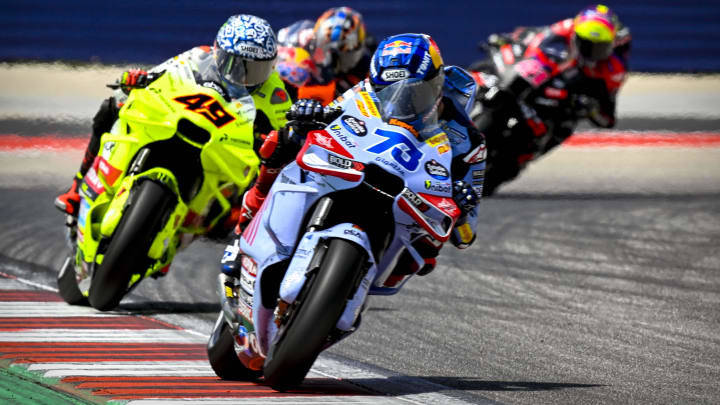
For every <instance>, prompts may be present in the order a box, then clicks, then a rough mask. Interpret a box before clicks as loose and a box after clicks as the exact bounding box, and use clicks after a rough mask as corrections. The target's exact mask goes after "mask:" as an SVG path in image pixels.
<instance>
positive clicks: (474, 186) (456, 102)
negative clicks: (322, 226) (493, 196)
mask: <svg viewBox="0 0 720 405" xmlns="http://www.w3.org/2000/svg"><path fill="white" fill-rule="evenodd" d="M445 75H446V81H445V86H444V88H443V99H442V103H441V104H440V105H442V107H441V108H442V111H441V113H440V117H439V125H440V130H439V131H438V132H437V133H436V136H435V137H433V139H442V138H444V137H445V136H446V137H447V141H448V142H447V144H449V145H450V149H451V152H452V156H453V159H452V167H451V170H450V174H451V178H450V179H448V178H447V177H448V176H447V171H446V169H445V168H443V167H442V166H440V165H438V167H434V168H428V169H427V170H437V171H438V172H437V173H434V174H435V175H436V176H437V177H438V178H443V177H444V178H445V179H446V180H450V183H451V184H452V187H453V198H454V200H455V202H456V203H457V204H458V206H459V208H460V210H461V212H462V215H461V217H460V218H459V219H458V220H457V222H456V224H455V227H454V228H453V230H452V233H451V235H450V242H451V243H452V244H453V245H454V246H456V247H457V248H459V249H464V248H467V247H468V246H470V244H472V242H473V241H474V240H475V236H476V230H477V210H478V207H477V205H478V203H479V198H480V196H481V195H482V187H483V178H484V169H485V157H486V149H485V142H484V138H483V135H482V134H481V133H480V132H479V131H477V129H476V128H475V127H474V125H473V124H472V121H471V120H470V118H469V111H470V109H472V106H473V104H474V102H475V101H474V95H475V88H476V84H475V81H474V80H473V78H472V77H471V76H470V74H469V73H467V72H466V71H465V70H463V69H461V68H459V67H455V66H450V67H446V68H445ZM360 91H372V89H371V85H370V83H369V81H368V80H364V81H362V82H360V83H358V84H357V85H356V86H354V87H353V88H352V89H350V90H348V91H347V92H346V93H344V94H343V95H342V96H341V97H340V98H339V99H337V100H335V101H334V102H332V103H331V104H330V105H328V106H326V107H322V105H321V104H320V103H319V102H317V101H316V100H306V99H301V100H298V101H297V102H296V103H295V104H293V106H292V107H291V109H290V112H289V113H288V118H289V119H290V121H289V122H288V125H287V127H286V128H284V129H281V130H280V131H277V132H273V133H272V135H270V136H268V138H267V139H266V141H265V143H264V144H263V146H262V147H261V149H260V156H261V158H262V165H261V167H260V175H259V176H258V181H257V182H256V183H255V184H254V185H253V187H252V188H251V189H250V190H248V192H247V193H246V194H245V196H244V199H243V211H242V215H241V218H240V221H239V222H238V226H237V227H236V229H235V238H234V241H233V242H232V243H230V244H229V245H228V246H227V248H226V255H225V256H224V258H223V261H222V265H221V269H222V271H223V273H224V274H226V275H228V276H233V277H237V276H238V272H239V269H240V264H239V263H238V262H237V260H236V259H237V257H238V256H237V254H236V253H237V252H236V251H237V249H238V246H239V239H240V235H241V234H242V232H243V230H244V228H245V226H246V225H247V224H248V223H249V222H250V220H251V219H252V217H253V216H254V215H255V213H257V211H258V210H259V208H260V206H261V204H262V203H263V202H264V200H265V197H266V196H267V194H268V193H269V191H270V187H271V186H272V183H273V182H274V180H275V178H276V177H277V176H278V174H279V173H280V170H281V169H282V167H284V166H285V165H286V164H287V163H289V162H290V161H292V160H293V159H294V158H295V156H296V155H297V153H298V151H299V150H300V147H301V146H302V141H303V140H304V137H305V135H306V134H307V132H308V131H309V130H312V129H318V126H317V123H318V122H324V123H329V122H331V121H333V120H334V119H335V118H337V117H338V116H340V115H341V114H342V108H341V105H342V104H341V101H342V100H343V99H348V98H351V97H353V94H354V93H355V92H360ZM288 127H289V128H288ZM413 131H414V130H412V129H411V132H413ZM416 132H417V131H415V132H414V133H416ZM437 135H439V136H437ZM416 136H417V135H416ZM437 142H439V143H443V142H441V141H437ZM426 187H433V185H432V184H427V185H426ZM412 244H413V246H414V247H415V249H416V250H417V251H418V253H420V255H421V256H422V257H423V259H424V260H425V264H424V265H423V266H422V267H421V268H418V266H417V264H416V262H415V260H414V259H413V258H412V257H411V256H410V254H409V253H408V252H406V253H405V254H403V255H401V256H400V258H399V259H398V262H397V264H396V266H395V269H394V271H393V273H392V275H391V276H390V277H389V278H388V279H387V280H386V285H387V286H393V285H395V283H397V282H399V281H400V280H402V278H403V277H404V276H405V275H408V274H418V275H425V274H428V273H430V272H431V271H432V270H433V269H434V267H435V265H436V261H435V258H436V257H437V255H438V254H439V252H440V249H441V248H442V243H440V242H438V241H436V240H434V239H432V238H431V237H429V236H423V237H418V238H417V239H415V240H413V242H412Z"/></svg>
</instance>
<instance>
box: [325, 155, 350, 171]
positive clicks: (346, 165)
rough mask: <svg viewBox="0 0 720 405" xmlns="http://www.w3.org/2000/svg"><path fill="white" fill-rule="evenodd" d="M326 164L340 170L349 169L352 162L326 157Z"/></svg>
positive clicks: (332, 156)
mask: <svg viewBox="0 0 720 405" xmlns="http://www.w3.org/2000/svg"><path fill="white" fill-rule="evenodd" d="M328 163H330V164H331V165H333V166H335V167H339V168H341V169H349V168H351V167H352V165H353V161H352V160H350V159H345V158H341V157H339V156H335V155H328Z"/></svg>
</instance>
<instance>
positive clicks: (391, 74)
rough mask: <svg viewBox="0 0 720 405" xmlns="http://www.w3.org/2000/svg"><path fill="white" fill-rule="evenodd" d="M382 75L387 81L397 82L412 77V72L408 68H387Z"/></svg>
mask: <svg viewBox="0 0 720 405" xmlns="http://www.w3.org/2000/svg"><path fill="white" fill-rule="evenodd" d="M428 59H429V58H428ZM380 77H381V78H382V79H383V80H384V81H386V82H396V81H399V80H403V79H407V78H408V77H410V72H409V71H408V70H407V69H385V70H384V71H383V72H382V74H381V75H380Z"/></svg>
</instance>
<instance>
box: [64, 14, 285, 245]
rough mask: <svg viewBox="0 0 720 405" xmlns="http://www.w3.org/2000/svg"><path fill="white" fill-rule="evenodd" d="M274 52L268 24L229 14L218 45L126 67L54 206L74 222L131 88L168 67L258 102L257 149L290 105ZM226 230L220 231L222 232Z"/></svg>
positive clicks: (233, 213) (232, 218)
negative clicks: (104, 139)
mask: <svg viewBox="0 0 720 405" xmlns="http://www.w3.org/2000/svg"><path fill="white" fill-rule="evenodd" d="M276 56H277V45H276V38H275V33H274V32H273V29H272V27H270V24H269V23H268V22H267V21H265V20H264V19H262V18H259V17H256V16H253V15H247V14H239V15H234V16H231V17H230V18H229V19H228V20H227V21H226V22H225V23H224V24H223V25H222V26H221V27H220V30H219V31H218V33H217V36H216V38H215V44H214V46H212V47H210V46H197V47H194V48H192V49H190V50H188V51H185V52H183V53H181V54H179V55H177V56H175V57H172V58H170V59H168V60H167V61H165V62H164V63H162V64H160V65H158V66H156V67H154V68H152V69H150V70H148V71H146V70H143V69H132V70H128V71H125V72H124V73H123V74H122V76H121V78H120V80H119V81H118V84H119V85H120V86H119V87H120V88H119V89H118V90H117V91H116V94H115V95H114V96H113V97H110V98H108V99H107V100H105V101H104V102H103V103H102V105H101V106H100V109H99V111H98V112H97V114H96V115H95V117H94V119H93V125H92V133H91V136H90V142H89V144H88V146H87V149H86V151H85V157H84V159H83V161H82V164H81V165H80V169H79V170H78V173H77V174H76V176H75V178H74V179H73V183H72V185H71V187H70V190H69V191H67V192H66V193H63V194H61V195H59V196H58V197H57V198H56V199H55V205H56V206H57V207H58V208H59V209H60V210H61V211H63V212H65V213H66V214H68V215H69V219H70V220H69V224H71V223H72V222H73V221H72V218H73V217H77V213H78V204H79V202H80V196H79V194H78V189H79V187H80V185H81V182H82V180H83V178H84V176H85V174H86V173H87V171H88V170H89V169H90V167H91V166H92V165H93V163H94V162H95V158H96V157H97V154H98V151H99V148H100V137H101V136H102V135H103V134H104V133H105V132H108V131H110V128H111V127H112V125H113V123H114V122H115V121H116V120H117V118H118V112H119V111H120V107H122V105H123V103H124V102H125V100H126V99H127V95H128V94H129V93H130V90H132V89H133V88H139V87H145V86H147V85H148V84H149V83H151V82H152V81H153V80H154V79H155V78H157V77H159V76H160V75H161V74H162V72H164V71H166V70H172V69H180V70H181V71H182V72H184V73H185V72H186V73H188V74H192V75H193V76H194V78H195V81H196V83H197V84H198V85H200V86H204V87H208V88H211V89H213V90H215V91H217V92H218V93H220V94H221V95H222V96H223V97H224V98H225V99H227V100H229V101H234V100H240V99H243V98H244V99H246V102H244V103H240V104H238V105H252V104H254V105H255V109H256V112H255V121H254V126H255V135H256V137H255V138H256V141H257V142H256V143H255V145H256V146H257V147H258V148H259V147H260V145H261V135H264V134H267V133H269V132H270V131H272V130H277V129H279V128H280V127H282V126H283V125H284V124H285V122H286V121H287V119H286V118H285V113H286V112H287V111H288V109H289V108H290V105H291V101H290V97H289V96H288V94H287V92H286V90H285V86H284V84H283V82H282V80H281V79H280V77H279V75H278V74H277V73H276V72H275V71H274V70H273V68H274V64H275V58H276ZM188 68H189V70H188ZM250 98H252V102H251V103H250V102H249V101H250V100H249V99H250ZM233 105H235V103H233ZM239 211H240V210H239V204H238V207H237V209H235V208H234V209H233V210H232V211H231V216H230V218H228V220H227V221H226V224H232V225H233V226H234V224H235V222H237V216H238V215H239ZM223 231H224V230H220V232H221V233H222V232H223Z"/></svg>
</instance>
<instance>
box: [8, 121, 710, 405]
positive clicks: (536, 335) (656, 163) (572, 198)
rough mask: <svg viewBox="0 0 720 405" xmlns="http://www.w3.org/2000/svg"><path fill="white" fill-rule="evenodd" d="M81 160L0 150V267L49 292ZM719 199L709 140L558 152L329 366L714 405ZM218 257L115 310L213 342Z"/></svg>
mask: <svg viewBox="0 0 720 405" xmlns="http://www.w3.org/2000/svg"><path fill="white" fill-rule="evenodd" d="M20 121H22V120H20ZM20 121H18V122H20ZM4 122H5V125H10V124H7V122H8V121H4ZM693 122H695V124H694V125H696V127H693V128H687V129H694V130H698V129H699V130H706V131H714V132H718V131H717V130H718V128H717V126H716V122H717V121H716V120H713V119H710V120H708V121H705V123H704V124H703V120H699V121H693ZM643 123H644V124H643ZM16 124H17V123H16ZM13 125H15V124H13ZM27 125H28V126H32V125H33V124H27ZM635 125H637V126H636V127H635V128H634V129H648V128H649V129H656V128H655V127H657V122H656V121H654V120H647V121H646V120H643V119H639V120H637V124H635ZM20 126H21V128H27V126H26V127H23V125H22V124H20ZM679 129H683V128H679ZM18 132H22V131H18ZM29 132H32V131H29ZM79 159H80V151H77V150H74V151H70V152H58V153H47V152H38V151H21V152H17V151H14V152H0V207H2V213H3V215H2V216H0V229H2V231H1V232H0V270H2V271H3V272H6V273H9V274H12V275H15V276H20V277H23V278H26V279H30V280H32V281H34V282H37V283H41V284H46V285H54V280H55V276H56V272H57V269H58V268H59V267H60V265H61V263H62V261H63V260H64V257H65V255H66V253H67V248H66V245H65V242H64V238H63V226H62V216H61V215H60V214H59V213H58V212H56V211H55V209H54V208H53V207H52V199H53V198H54V196H55V195H56V194H57V193H58V192H59V191H62V189H63V188H64V187H66V186H67V181H68V179H69V178H70V175H71V173H72V172H73V170H75V168H76V166H77V162H79ZM718 201H720V148H718V147H717V146H716V147H705V148H698V147H689V148H685V147H677V146H674V147H673V146H671V147H667V146H665V147H647V146H644V147H610V148H583V147H576V148H573V147H561V148H559V149H558V150H557V151H555V152H553V153H552V154H550V155H549V156H546V157H545V158H544V159H542V160H541V161H538V162H536V163H534V164H533V165H532V166H531V167H530V168H529V169H528V170H527V171H526V172H525V173H523V175H522V176H521V178H519V179H517V180H516V181H515V182H513V183H512V184H510V185H508V186H507V187H503V188H501V189H500V192H499V193H498V195H497V196H495V197H493V198H489V199H486V200H485V201H483V202H482V208H481V217H480V229H481V233H480V234H479V237H478V240H477V241H476V242H475V244H474V245H473V246H472V247H471V248H470V249H468V250H466V251H456V250H454V248H452V247H451V246H448V247H447V248H446V249H445V250H443V254H442V255H441V257H440V260H439V262H440V264H439V266H438V267H437V269H436V270H435V271H434V272H433V273H431V274H430V275H428V276H425V277H422V278H416V279H414V280H411V282H410V283H409V284H408V285H407V286H406V287H405V289H404V290H403V291H402V292H401V293H400V294H398V295H396V296H392V297H373V298H371V301H370V304H371V306H370V309H369V310H368V312H367V313H366V317H365V318H364V321H363V325H362V327H361V328H360V330H359V331H358V332H357V333H355V334H354V335H353V336H351V337H350V338H349V339H347V340H345V341H343V342H341V343H340V344H338V345H337V346H336V347H334V348H332V349H331V350H330V351H329V353H327V354H325V355H323V356H326V357H328V358H332V359H336V360H340V361H342V362H345V363H347V364H349V365H353V364H358V365H370V366H372V367H378V368H381V369H383V370H389V371H391V372H393V373H395V375H396V376H397V377H391V378H389V379H388V380H385V381H365V383H366V384H369V385H371V386H372V385H373V384H374V385H375V386H377V387H382V388H378V389H379V390H383V389H384V390H390V391H391V388H388V387H392V385H393V378H397V379H406V378H407V377H412V378H419V379H422V380H424V381H428V382H430V383H433V384H434V385H433V387H435V388H434V390H436V391H437V392H439V393H442V394H446V395H450V396H454V397H457V398H459V399H461V400H465V401H467V402H471V403H487V402H490V401H497V402H501V403H507V404H555V403H568V404H570V403H572V404H576V403H652V404H677V403H717V402H718V401H720V384H718V381H720V310H719V309H720V203H719V202H718ZM222 248H223V246H222V245H220V244H217V243H212V242H208V241H199V242H197V243H195V244H194V245H192V246H191V247H190V248H189V249H188V250H186V251H185V252H182V253H181V254H180V255H179V256H178V257H177V259H176V261H175V263H174V264H173V267H172V269H171V271H170V274H169V275H168V276H167V277H165V278H164V279H161V280H157V281H156V280H146V281H144V282H143V283H142V284H141V286H140V287H139V288H138V289H136V290H135V291H134V292H133V293H132V294H131V295H130V296H129V297H127V299H126V300H125V301H123V304H122V309H123V310H128V311H131V312H133V313H140V314H147V315H152V316H153V317H156V318H159V319H161V320H164V321H167V322H171V323H174V324H176V325H180V326H183V327H185V328H188V329H192V330H195V331H199V332H202V333H208V332H209V331H210V329H211V327H212V323H213V321H214V319H215V316H216V314H217V311H218V304H217V297H216V293H215V290H214V281H215V275H216V274H217V271H218V270H217V262H218V259H219V257H220V254H221V252H222ZM407 393H408V392H400V393H394V394H396V395H402V394H407ZM410 393H415V392H410ZM420 393H422V392H420Z"/></svg>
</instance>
